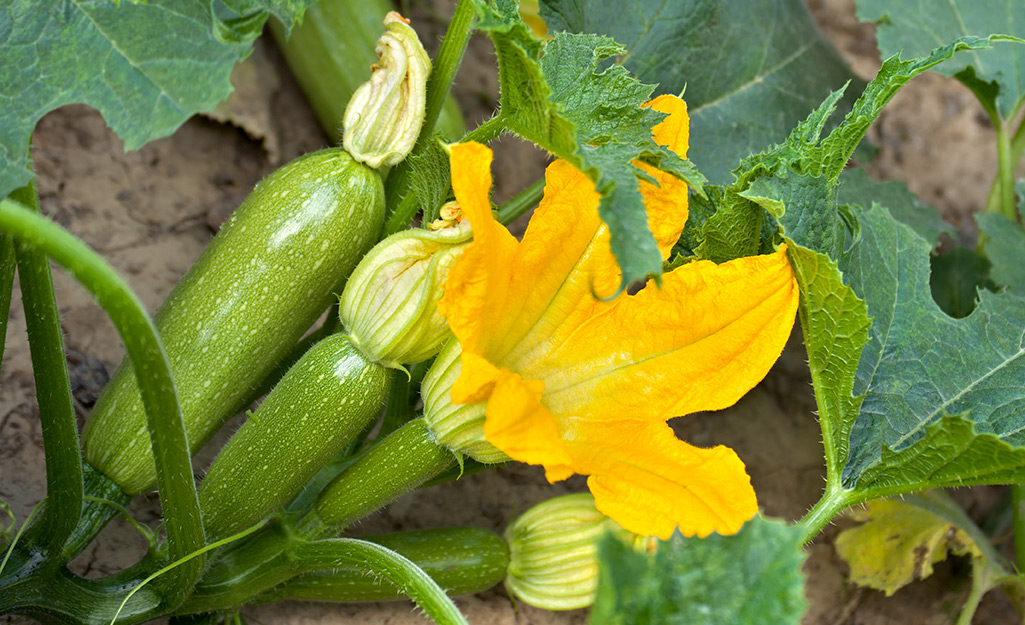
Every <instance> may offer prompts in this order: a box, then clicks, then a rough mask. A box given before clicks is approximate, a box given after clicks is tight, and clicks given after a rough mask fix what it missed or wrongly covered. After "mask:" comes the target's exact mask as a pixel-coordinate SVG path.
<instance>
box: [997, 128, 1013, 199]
mask: <svg viewBox="0 0 1025 625" xmlns="http://www.w3.org/2000/svg"><path fill="white" fill-rule="evenodd" d="M996 130H997V167H998V168H999V169H998V173H997V176H998V177H999V179H1000V212H1002V213H1003V214H1004V216H1005V217H1008V218H1009V219H1017V217H1018V214H1017V213H1018V211H1017V210H1016V209H1015V206H1014V170H1015V168H1016V167H1017V165H1018V159H1016V158H1015V157H1014V154H1013V153H1012V150H1011V133H1010V132H1009V131H1008V129H1007V125H1006V124H999V125H998V126H997V128H996Z"/></svg>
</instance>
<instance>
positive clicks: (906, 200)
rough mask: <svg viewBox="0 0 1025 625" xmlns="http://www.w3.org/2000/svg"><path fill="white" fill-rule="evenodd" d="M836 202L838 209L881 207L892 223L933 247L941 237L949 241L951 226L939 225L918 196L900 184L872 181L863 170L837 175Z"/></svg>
mask: <svg viewBox="0 0 1025 625" xmlns="http://www.w3.org/2000/svg"><path fill="white" fill-rule="evenodd" d="M836 199H837V202H838V203H839V204H841V205H843V204H846V205H849V206H858V207H861V208H869V207H871V206H872V203H873V202H877V203H879V204H880V205H881V206H885V207H886V208H887V209H889V211H890V215H892V216H893V218H894V219H896V220H897V221H899V222H901V223H902V224H907V225H908V226H911V228H912V229H913V230H914V231H915V232H917V233H918V235H919V236H921V237H922V238H923V239H925V240H926V241H928V242H929V243H931V244H933V245H936V244H937V243H938V242H939V238H940V235H941V234H946V235H947V236H950V237H953V236H955V235H956V233H957V231H956V230H955V229H954V226H952V225H950V224H949V223H947V222H945V221H943V218H942V217H941V216H940V214H939V212H938V211H937V210H936V209H935V208H933V207H932V206H929V205H928V204H923V203H922V202H921V201H919V199H918V196H916V195H915V194H914V193H912V192H911V191H909V190H908V188H907V186H906V185H905V184H904V183H903V182H900V181H896V180H892V181H887V182H879V181H876V180H872V179H871V178H869V177H868V174H867V173H865V170H864V169H861V168H855V169H847V170H845V171H844V172H843V173H842V174H840V191H839V193H838V194H837V198H836Z"/></svg>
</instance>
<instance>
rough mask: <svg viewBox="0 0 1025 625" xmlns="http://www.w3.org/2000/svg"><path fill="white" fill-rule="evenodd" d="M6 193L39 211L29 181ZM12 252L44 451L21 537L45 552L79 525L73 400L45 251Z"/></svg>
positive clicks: (79, 482)
mask: <svg viewBox="0 0 1025 625" xmlns="http://www.w3.org/2000/svg"><path fill="white" fill-rule="evenodd" d="M11 198H12V199H13V200H15V201H18V202H21V203H22V204H24V205H25V206H26V207H28V210H29V211H30V212H31V213H32V214H35V215H38V214H39V196H38V195H37V194H36V187H35V184H34V183H32V182H30V183H29V184H28V186H25V187H22V188H21V189H18V190H17V191H15V192H14V193H12V194H11ZM16 255H17V258H18V274H19V276H20V277H21V301H22V306H23V307H24V309H25V326H26V328H27V330H28V340H29V351H30V352H31V356H32V375H33V377H34V378H35V382H36V401H37V402H38V404H39V421H40V424H41V426H42V433H43V447H44V449H45V454H46V503H45V505H44V508H43V513H42V517H41V518H40V519H39V523H38V524H37V525H36V526H35V527H33V528H32V530H31V531H30V532H29V533H28V535H27V536H26V542H27V543H29V544H33V545H34V546H36V547H38V548H41V549H43V550H44V551H47V552H50V551H59V550H60V548H61V547H62V546H63V545H64V542H65V541H66V540H67V539H68V537H69V536H70V535H71V533H72V532H73V531H74V529H75V526H76V525H78V515H79V513H80V512H81V510H82V501H83V497H84V495H83V490H82V489H83V486H82V454H81V452H80V451H79V443H78V426H77V424H76V422H75V405H74V402H73V401H72V399H71V381H70V380H69V378H68V363H67V356H66V355H65V352H64V335H63V332H62V330H61V325H60V314H59V313H58V312H57V298H56V295H55V293H54V290H53V276H52V275H51V274H50V263H49V261H48V260H47V259H46V255H45V254H43V253H41V252H40V251H39V250H37V249H35V248H34V247H33V246H31V245H29V244H27V243H24V242H22V243H21V244H20V245H18V246H17V249H16Z"/></svg>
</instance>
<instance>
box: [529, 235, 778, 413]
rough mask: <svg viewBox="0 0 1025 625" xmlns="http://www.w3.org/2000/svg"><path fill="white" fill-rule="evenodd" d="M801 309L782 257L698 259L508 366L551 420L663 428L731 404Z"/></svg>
mask: <svg viewBox="0 0 1025 625" xmlns="http://www.w3.org/2000/svg"><path fill="white" fill-rule="evenodd" d="M797 302H798V288H797V282H796V280H795V279H794V275H793V271H792V269H791V267H790V263H789V261H788V260H787V256H786V249H785V247H784V248H783V249H780V250H779V251H778V252H775V253H773V254H768V255H765V256H753V257H748V258H739V259H736V260H733V261H730V262H727V263H723V264H721V265H716V264H714V263H712V262H708V261H695V262H692V263H689V264H687V265H684V266H682V267H679V268H678V269H676V270H674V271H672V272H670V273H668V274H666V275H664V276H663V282H662V287H661V288H660V289H659V288H656V287H655V285H653V284H649V285H648V286H647V287H646V288H644V289H643V290H641V291H640V292H639V293H637V294H636V295H633V296H629V297H623V298H620V299H617V300H616V301H615V302H613V303H612V304H610V305H607V306H606V308H605V309H604V310H602V312H601V314H599V315H596V316H594V317H592V318H591V319H588V320H587V321H585V322H583V323H581V324H579V325H578V326H576V327H565V328H560V329H559V331H558V332H557V333H556V334H555V335H554V336H553V337H552V344H551V345H549V349H548V350H547V351H546V353H545V354H543V355H541V356H540V357H538V358H537V359H536V360H534V361H532V362H522V363H517V364H516V365H515V366H513V365H510V367H511V368H512V369H514V370H515V371H517V372H519V373H521V374H522V375H524V376H526V377H530V378H538V379H543V380H544V381H545V385H546V391H545V405H546V406H547V407H548V408H549V410H551V411H552V412H553V413H556V414H572V415H577V416H586V417H587V418H589V419H597V420H602V419H606V418H618V416H619V415H622V414H630V415H631V416H633V417H635V418H648V419H653V420H657V421H665V420H666V419H667V418H670V417H673V416H679V415H684V414H690V413H692V412H698V411H701V410H719V409H721V408H725V407H727V406H730V405H732V404H733V403H735V402H736V401H737V400H738V399H740V398H741V397H742V396H743V395H744V394H745V393H746V392H747V391H749V390H750V389H751V388H753V387H754V385H755V384H757V383H758V382H759V381H760V380H761V379H762V378H763V377H765V374H766V373H768V371H769V368H770V367H771V366H772V364H773V363H774V362H775V361H776V359H777V358H778V357H779V354H780V352H782V350H783V346H784V344H785V343H786V341H787V338H788V337H789V336H790V330H791V328H792V327H793V323H794V319H795V313H796V310H797Z"/></svg>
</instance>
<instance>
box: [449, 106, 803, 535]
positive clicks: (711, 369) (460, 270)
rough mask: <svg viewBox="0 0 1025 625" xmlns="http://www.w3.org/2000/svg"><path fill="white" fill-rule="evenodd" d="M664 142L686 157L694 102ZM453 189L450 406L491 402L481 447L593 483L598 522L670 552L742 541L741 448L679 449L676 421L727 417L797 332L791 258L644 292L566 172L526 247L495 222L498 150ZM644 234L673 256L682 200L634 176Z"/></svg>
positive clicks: (684, 269) (575, 176) (744, 491)
mask: <svg viewBox="0 0 1025 625" xmlns="http://www.w3.org/2000/svg"><path fill="white" fill-rule="evenodd" d="M650 105H651V106H652V107H654V108H655V109H657V110H659V111H662V112H665V113H668V114H669V116H668V117H667V118H666V119H665V120H664V121H663V122H662V123H660V124H659V125H658V126H656V127H655V128H654V129H652V132H653V135H654V137H655V140H656V141H657V142H658V143H659V144H661V145H665V146H667V147H669V148H670V149H672V150H674V151H675V152H677V153H678V154H680V155H681V156H685V155H686V149H687V137H688V118H687V112H686V105H685V104H684V103H683V101H682V100H680V99H678V98H675V97H672V96H662V97H659V98H657V99H656V100H654V101H652V102H651V103H650ZM451 165H452V187H453V189H454V190H455V195H456V199H457V200H458V201H459V203H460V205H461V206H462V208H463V211H464V214H465V216H466V218H467V219H469V221H470V223H471V224H472V225H473V230H474V241H473V243H472V244H471V245H470V246H469V247H468V248H467V250H466V251H465V252H464V254H463V256H462V257H461V258H460V259H459V260H458V261H457V262H456V264H455V265H454V266H453V268H452V270H451V272H450V274H449V278H448V280H447V282H446V283H445V285H444V292H445V294H444V296H443V298H442V299H441V301H440V302H439V310H440V312H441V314H442V315H443V316H445V317H447V318H448V322H449V325H450V327H451V328H452V331H453V332H454V334H455V336H456V337H457V338H458V339H459V342H460V343H461V345H462V349H463V354H462V372H461V374H460V376H459V378H458V380H456V382H455V384H454V385H453V387H452V392H451V397H452V401H453V402H455V403H476V402H485V401H486V402H487V407H486V421H485V425H484V435H485V437H486V438H487V440H488V441H489V442H490V443H491V444H493V445H494V446H495V447H497V448H498V449H500V450H502V451H503V452H505V453H506V454H508V455H509V456H510V457H511V458H513V459H515V460H520V461H522V462H527V463H530V464H539V465H543V466H544V468H545V471H546V475H547V477H548V479H549V481H552V482H554V481H558V480H563V479H566V478H567V477H569V476H571V475H573V474H574V473H579V474H583V475H588V476H590V477H589V478H588V487H589V488H590V490H591V493H592V494H593V495H594V498H595V503H596V505H597V508H598V509H599V510H600V511H601V512H602V513H604V514H605V515H607V516H609V517H611V518H613V519H614V520H615V521H616V522H618V523H619V524H620V525H622V526H623V527H624V528H626V529H627V530H629V531H631V532H634V533H635V534H641V535H655V536H660V537H662V538H668V537H669V536H670V534H671V533H672V532H673V530H674V529H675V528H677V527H679V529H680V531H681V532H683V533H684V534H686V535H692V534H698V535H701V536H704V535H707V534H709V533H711V532H713V531H718V532H720V533H732V532H736V531H737V530H738V529H739V528H740V526H741V525H743V523H744V521H746V520H747V519H749V518H750V517H751V516H753V515H754V514H755V512H757V503H756V500H755V495H754V491H753V490H752V488H751V483H750V478H749V477H748V476H747V473H746V472H745V470H744V465H743V463H742V462H741V460H740V459H739V458H738V457H737V455H736V454H735V453H734V452H733V450H731V449H729V448H727V447H723V446H718V447H715V448H712V449H702V448H698V447H694V446H692V445H689V444H687V443H684V442H682V441H680V440H679V439H677V438H676V436H675V435H674V433H673V431H672V429H671V428H670V427H669V425H668V424H667V423H666V421H667V420H668V419H670V418H672V417H675V416H679V415H684V414H688V413H692V412H697V411H701V410H718V409H722V408H725V407H727V406H730V405H732V404H733V403H734V402H736V401H737V400H738V399H739V398H740V397H741V396H743V395H744V394H745V393H746V392H747V391H748V390H750V389H751V388H752V387H753V386H754V385H755V384H757V383H758V381H759V380H761V379H762V378H763V377H764V376H765V374H766V373H767V372H768V370H769V368H770V367H771V366H772V363H773V362H775V360H776V359H777V358H778V357H779V354H780V352H781V351H782V349H783V345H784V343H785V342H786V340H787V337H788V336H789V334H790V329H791V327H792V326H793V323H794V315H795V311H796V308H797V301H798V288H797V284H796V282H795V280H794V276H793V272H792V270H791V268H790V264H789V262H788V260H787V257H786V251H785V249H780V250H779V251H777V252H776V253H773V254H768V255H765V256H755V257H750V258H741V259H737V260H734V261H730V262H727V263H723V264H721V265H716V264H715V263H712V262H709V261H694V262H691V263H688V264H686V265H683V266H681V267H679V268H677V269H675V270H674V271H672V272H669V273H666V274H665V275H663V276H662V285H661V287H659V286H657V285H655V284H654V283H652V282H649V283H648V285H647V286H645V288H643V289H642V290H640V291H639V292H638V293H636V294H633V295H628V294H622V295H620V296H619V297H616V298H615V299H613V300H612V301H602V300H600V299H599V298H596V297H595V294H596V293H597V294H609V293H612V292H614V291H615V289H616V287H617V286H618V284H619V280H620V273H619V269H618V266H617V265H616V261H615V259H614V257H613V256H612V253H611V251H610V248H609V234H608V230H607V228H606V226H605V224H604V223H603V222H602V221H601V219H600V218H599V216H598V210H597V208H598V203H599V199H600V198H599V195H598V193H597V192H596V191H595V189H594V185H593V184H592V183H591V181H590V180H589V179H588V178H587V177H586V176H585V175H584V174H582V173H581V172H580V171H578V170H577V169H576V168H574V167H573V166H572V165H570V164H569V163H567V162H564V161H555V162H553V163H552V164H551V165H550V166H549V167H548V170H547V172H546V180H545V196H544V199H543V200H542V201H541V204H540V206H538V208H537V211H536V212H535V214H534V216H533V218H532V219H531V221H530V225H529V226H528V228H527V232H526V234H525V235H524V237H523V240H522V241H521V242H520V241H517V240H516V238H514V237H513V236H512V235H511V234H510V233H509V232H508V231H507V230H506V229H505V228H504V227H503V226H502V225H501V224H499V223H498V222H497V221H495V219H494V217H493V216H492V213H491V203H490V201H489V197H488V194H489V190H490V187H491V171H490V168H491V151H490V150H489V149H488V148H486V147H484V146H482V145H479V144H475V143H467V144H460V145H454V146H452V148H451ZM638 166H639V167H641V168H642V169H644V170H645V171H646V172H647V173H648V174H649V175H651V176H652V177H653V178H654V179H655V180H656V181H657V182H658V184H657V185H654V184H651V183H648V182H643V181H642V182H640V183H639V184H640V185H641V191H642V193H643V195H644V198H645V205H646V207H647V215H648V224H649V227H650V228H651V230H652V232H653V234H654V235H655V238H656V240H657V242H658V244H659V248H660V249H661V250H662V253H663V257H665V256H667V255H668V253H669V251H670V249H671V248H672V245H673V243H674V242H675V241H676V240H677V239H678V237H679V235H680V232H681V231H682V229H683V226H684V223H685V221H686V219H687V208H686V207H687V186H686V184H684V183H683V182H682V181H680V180H678V179H676V178H674V177H673V176H671V175H670V174H667V173H664V172H661V171H659V170H657V169H655V168H653V167H649V166H647V165H645V164H640V163H639V164H638Z"/></svg>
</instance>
